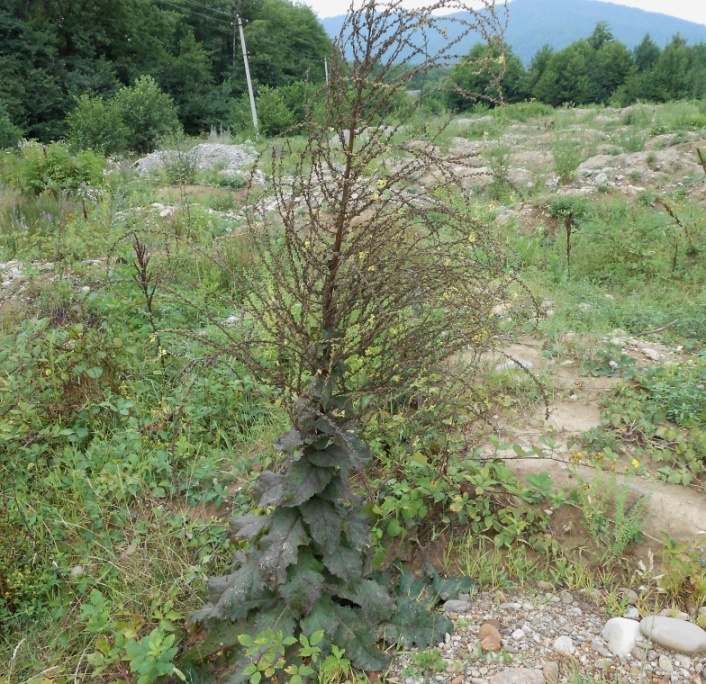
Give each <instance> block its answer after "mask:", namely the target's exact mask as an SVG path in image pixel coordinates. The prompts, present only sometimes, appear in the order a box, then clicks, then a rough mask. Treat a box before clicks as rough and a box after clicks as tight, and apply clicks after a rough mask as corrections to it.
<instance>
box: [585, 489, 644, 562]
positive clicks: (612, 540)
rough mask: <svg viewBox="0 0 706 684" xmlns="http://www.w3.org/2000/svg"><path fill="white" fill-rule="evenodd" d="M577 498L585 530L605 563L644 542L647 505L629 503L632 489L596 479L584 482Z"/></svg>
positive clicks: (634, 501) (637, 499) (635, 502)
mask: <svg viewBox="0 0 706 684" xmlns="http://www.w3.org/2000/svg"><path fill="white" fill-rule="evenodd" d="M576 498H577V503H578V506H579V507H580V509H581V511H582V513H583V517H584V522H583V524H584V527H585V528H586V531H587V532H588V534H589V535H590V537H591V539H593V541H594V542H595V543H596V546H597V547H598V549H600V552H601V554H602V559H603V560H604V561H614V560H617V559H619V558H620V557H621V556H622V554H623V553H624V552H625V549H627V547H628V546H629V545H630V544H631V543H633V542H639V541H640V540H641V539H642V525H643V522H644V512H645V505H646V504H645V502H644V501H643V500H642V499H641V498H640V497H637V498H636V497H632V500H630V498H631V497H630V495H629V489H628V487H627V486H626V485H622V484H619V483H618V482H617V480H616V479H615V477H612V478H610V479H609V480H607V481H606V480H605V479H604V478H602V477H600V476H599V477H595V478H594V479H593V480H591V481H590V482H588V483H587V482H583V483H582V484H581V486H580V487H579V488H578V489H577V490H576Z"/></svg>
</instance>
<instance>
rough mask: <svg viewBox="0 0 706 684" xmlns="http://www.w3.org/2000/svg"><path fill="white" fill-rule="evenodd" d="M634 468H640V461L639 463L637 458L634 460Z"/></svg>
mask: <svg viewBox="0 0 706 684" xmlns="http://www.w3.org/2000/svg"><path fill="white" fill-rule="evenodd" d="M632 467H633V468H639V467H640V461H638V460H637V459H636V458H633V459H632Z"/></svg>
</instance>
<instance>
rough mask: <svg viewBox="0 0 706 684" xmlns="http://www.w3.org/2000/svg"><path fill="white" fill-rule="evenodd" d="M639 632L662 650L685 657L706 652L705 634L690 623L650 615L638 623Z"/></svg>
mask: <svg viewBox="0 0 706 684" xmlns="http://www.w3.org/2000/svg"><path fill="white" fill-rule="evenodd" d="M640 630H641V631H642V633H643V634H644V635H645V636H646V637H649V638H650V639H652V641H654V642H655V643H656V644H658V645H660V646H663V647H664V648H669V649H671V650H673V651H678V652H679V653H684V654H686V655H695V654H697V653H705V652H706V632H705V631H704V630H703V629H701V627H697V626H696V625H694V624H692V623H691V622H685V621H684V620H677V619H675V618H671V617H664V616H661V615H650V616H649V617H646V618H645V619H644V620H642V622H640Z"/></svg>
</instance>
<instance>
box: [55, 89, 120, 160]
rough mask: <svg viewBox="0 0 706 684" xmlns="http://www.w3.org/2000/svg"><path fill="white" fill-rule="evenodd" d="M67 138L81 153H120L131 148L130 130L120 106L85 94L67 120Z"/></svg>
mask: <svg viewBox="0 0 706 684" xmlns="http://www.w3.org/2000/svg"><path fill="white" fill-rule="evenodd" d="M66 125H67V127H68V136H67V139H68V141H69V143H70V144H71V146H72V147H74V148H76V149H79V150H94V151H95V152H100V153H102V154H106V155H108V154H117V153H120V152H125V151H127V149H128V146H127V139H128V134H129V131H128V128H127V126H126V125H125V122H124V121H123V119H122V117H121V115H120V111H119V109H118V107H117V106H116V103H115V102H114V101H113V102H106V101H105V100H103V98H100V97H91V96H90V95H81V97H79V98H78V102H77V104H76V108H75V109H74V110H73V111H72V112H71V113H70V114H69V115H68V117H67V118H66Z"/></svg>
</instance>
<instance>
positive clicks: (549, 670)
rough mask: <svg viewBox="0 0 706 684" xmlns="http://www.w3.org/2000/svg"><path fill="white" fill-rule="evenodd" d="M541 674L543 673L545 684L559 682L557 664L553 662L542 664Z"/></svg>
mask: <svg viewBox="0 0 706 684" xmlns="http://www.w3.org/2000/svg"><path fill="white" fill-rule="evenodd" d="M542 672H543V673H544V681H545V682H546V683H547V684H557V682H558V681H559V664H558V663H555V662H554V661H553V660H550V661H549V662H548V663H545V664H544V668H543V669H542Z"/></svg>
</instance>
